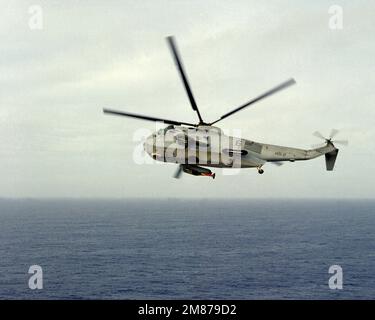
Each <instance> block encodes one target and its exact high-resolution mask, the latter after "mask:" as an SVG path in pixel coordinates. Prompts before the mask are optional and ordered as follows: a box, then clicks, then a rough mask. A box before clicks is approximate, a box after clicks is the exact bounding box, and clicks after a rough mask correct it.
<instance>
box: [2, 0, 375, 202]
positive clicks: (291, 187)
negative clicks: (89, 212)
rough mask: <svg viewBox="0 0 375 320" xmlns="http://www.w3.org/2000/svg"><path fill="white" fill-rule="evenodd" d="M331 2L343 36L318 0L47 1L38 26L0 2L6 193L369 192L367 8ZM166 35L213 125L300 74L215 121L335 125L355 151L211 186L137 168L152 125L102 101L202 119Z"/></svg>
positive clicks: (272, 134)
mask: <svg viewBox="0 0 375 320" xmlns="http://www.w3.org/2000/svg"><path fill="white" fill-rule="evenodd" d="M336 3H337V4H339V5H342V6H343V8H344V29H343V30H338V31H333V30H330V29H329V28H328V19H329V15H328V4H327V3H326V2H325V1H315V2H313V3H301V2H297V1H285V2H283V4H282V5H281V4H280V3H279V2H277V1H268V2H267V4H261V3H259V2H255V1H254V2H249V1H237V2H236V3H235V4H231V3H228V2H224V1H223V2H218V1H205V2H204V3H201V2H198V1H174V2H171V1H152V2H151V1H149V2H138V3H136V2H133V1H121V2H119V1H108V2H102V1H90V3H88V2H76V1H65V2H63V3H62V2H57V1H41V2H40V5H41V7H42V9H43V17H44V27H43V29H42V30H34V31H32V30H30V29H29V28H28V19H29V17H30V15H29V13H28V8H29V6H30V5H31V4H33V3H31V2H30V1H17V2H13V1H2V6H1V7H2V10H1V12H2V14H1V16H0V18H1V19H0V36H1V38H2V50H1V53H0V86H1V90H0V137H1V138H0V139H1V146H2V148H1V151H0V154H1V157H2V160H1V162H2V168H3V172H2V181H1V182H0V195H2V196H13V197H23V196H33V197H56V196H74V197H80V196H82V197H110V196H115V197H141V196H154V197H156V196H162V197H202V196H203V197H216V196H219V197H228V196H229V197H246V198H247V197H274V196H275V195H276V196H280V197H311V196H312V197H322V196H323V197H328V196H330V197H335V196H336V197H341V196H348V197H349V196H356V197H373V191H372V187H371V181H369V180H371V179H369V174H371V172H373V170H374V164H373V161H372V156H373V151H372V150H374V147H375V145H374V141H375V139H374V138H375V131H374V128H373V120H372V119H373V118H374V113H375V111H374V108H373V102H374V93H373V88H374V85H375V83H374V82H375V81H374V78H373V74H374V71H375V70H374V69H375V65H374V64H373V57H374V53H375V43H374V42H373V41H372V38H371V34H372V33H373V31H374V29H375V25H374V24H375V22H374V20H373V17H372V12H373V11H374V6H375V5H374V4H373V3H372V2H371V1H363V2H361V3H360V4H354V3H352V2H349V1H338V2H336ZM170 34H175V35H176V37H177V41H178V44H179V48H180V51H181V54H182V57H183V60H184V64H185V66H186V69H187V73H188V76H189V80H190V82H191V84H192V88H193V91H194V94H195V97H196V100H197V102H198V105H199V106H200V110H201V113H202V115H203V117H204V119H206V120H207V121H212V120H214V119H216V118H218V117H219V116H220V115H222V114H223V113H225V112H227V111H229V110H231V109H232V108H234V107H236V106H238V105H241V104H242V103H244V102H245V101H247V100H250V99H251V98H253V97H255V96H257V95H258V94H260V93H262V92H263V91H265V90H267V89H269V88H271V87H273V86H275V85H277V84H278V83H280V82H282V81H284V80H286V79H288V78H289V77H291V76H293V77H295V79H296V80H297V85H296V86H294V87H292V88H290V89H288V90H286V91H284V92H281V93H279V94H277V95H275V96H273V97H271V98H269V99H268V100H265V101H262V102H261V103H259V104H258V105H254V106H253V107H251V108H249V109H248V110H244V111H242V112H241V113H239V114H237V115H235V116H233V117H232V118H228V119H226V120H225V121H223V122H221V126H222V127H223V128H227V129H236V128H241V129H242V136H243V137H246V138H249V139H252V140H256V141H261V142H262V141H263V142H266V143H273V144H281V145H290V146H296V147H303V148H305V147H309V146H310V144H312V143H316V142H317V141H316V140H315V138H314V137H312V136H311V133H312V132H314V131H315V130H320V131H322V132H323V133H328V132H329V131H330V129H331V128H332V127H335V128H338V129H341V137H342V138H348V139H349V140H350V147H348V148H346V149H342V150H340V154H339V158H338V160H337V170H336V171H335V172H333V173H327V172H325V171H324V160H323V159H317V160H314V161H311V162H301V163H295V164H287V165H285V166H283V167H281V168H273V167H272V168H271V167H270V168H266V172H265V174H264V175H262V176H259V175H257V173H256V171H255V170H251V169H249V170H243V174H241V175H237V176H221V175H218V178H217V179H216V180H215V181H214V183H213V181H211V179H204V178H203V179H201V178H196V177H190V176H184V178H183V179H181V180H179V181H176V180H174V179H172V178H171V175H172V174H173V172H174V170H175V166H173V165H170V164H163V165H158V166H149V165H145V166H140V165H136V164H134V162H133V160H132V152H133V148H134V145H135V142H134V141H133V133H134V132H135V131H136V130H137V129H138V128H140V127H144V128H148V129H150V130H151V129H154V125H153V124H152V123H144V122H141V121H133V120H130V119H121V118H116V117H109V116H104V115H103V114H102V112H101V109H102V107H113V108H118V109H123V110H127V111H130V112H138V113H144V114H150V115H155V116H164V117H168V118H175V119H178V120H185V121H189V122H190V121H196V115H195V114H194V112H193V111H192V110H191V108H190V106H189V103H188V100H187V98H186V94H185V92H184V89H183V87H182V84H181V81H180V79H179V76H178V74H177V72H176V70H175V67H174V64H173V60H172V58H171V55H170V52H169V51H168V48H167V46H166V43H165V40H164V37H165V36H167V35H170ZM219 172H220V170H219ZM358 184H360V185H361V189H360V191H358V188H357V185H358ZM160 186H162V188H161V187H160ZM228 188H229V189H230V190H231V193H230V194H228Z"/></svg>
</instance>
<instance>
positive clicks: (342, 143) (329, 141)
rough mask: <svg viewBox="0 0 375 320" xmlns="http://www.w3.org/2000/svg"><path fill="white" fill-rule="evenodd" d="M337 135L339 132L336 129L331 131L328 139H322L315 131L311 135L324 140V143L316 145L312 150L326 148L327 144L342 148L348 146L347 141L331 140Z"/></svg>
mask: <svg viewBox="0 0 375 320" xmlns="http://www.w3.org/2000/svg"><path fill="white" fill-rule="evenodd" d="M338 133H339V130H337V129H332V130H331V133H330V135H329V136H328V138H326V137H324V136H323V135H322V134H321V133H320V132H319V131H315V132H314V133H313V135H314V136H315V137H317V138H319V139H322V140H324V141H325V142H324V143H320V144H317V145H313V148H320V147H324V146H326V145H327V144H332V145H333V146H334V145H335V144H339V145H342V146H347V145H348V144H349V142H348V140H332V139H333V138H334V137H335V136H336V135H337V134H338Z"/></svg>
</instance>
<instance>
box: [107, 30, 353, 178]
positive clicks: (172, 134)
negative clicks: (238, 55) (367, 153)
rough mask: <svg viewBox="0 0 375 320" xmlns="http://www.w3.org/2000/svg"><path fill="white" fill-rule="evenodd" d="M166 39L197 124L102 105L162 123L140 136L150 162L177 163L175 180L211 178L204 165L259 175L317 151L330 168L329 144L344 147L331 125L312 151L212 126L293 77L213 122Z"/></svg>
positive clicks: (286, 84)
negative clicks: (268, 167) (252, 170)
mask: <svg viewBox="0 0 375 320" xmlns="http://www.w3.org/2000/svg"><path fill="white" fill-rule="evenodd" d="M166 39H167V43H168V45H169V48H170V50H171V53H172V56H173V58H174V62H175V65H176V67H177V70H178V72H179V75H180V77H181V80H182V83H183V85H184V88H185V91H186V94H187V96H188V99H189V101H190V105H191V107H192V109H193V111H195V112H196V114H197V116H198V120H199V121H198V123H188V122H185V121H177V120H169V119H164V118H158V117H153V116H148V115H141V114H135V113H129V112H124V111H119V110H114V109H111V108H104V109H103V112H104V113H105V114H110V115H117V116H124V117H130V118H136V119H141V120H147V121H153V122H162V123H164V124H166V125H167V127H165V128H162V129H159V130H158V131H156V132H154V133H153V134H152V135H150V136H149V137H147V138H146V140H145V141H144V143H143V148H144V151H145V152H146V153H147V154H148V155H149V156H150V157H152V158H153V159H154V160H157V161H162V162H169V163H175V164H177V165H178V168H177V170H176V172H175V174H174V177H175V178H180V177H181V174H182V173H187V174H190V175H193V176H206V177H212V178H213V179H215V176H216V174H215V173H214V172H212V171H211V170H210V169H209V168H256V169H257V170H258V173H259V174H263V173H264V169H263V166H264V165H265V164H266V163H268V162H269V163H272V164H275V165H282V163H283V162H285V161H289V162H295V161H303V160H310V159H314V158H317V157H320V156H323V155H324V156H325V162H326V170H327V171H332V170H333V168H334V165H335V162H336V158H337V154H338V152H339V149H337V148H336V146H335V144H341V145H348V141H347V140H335V141H334V140H333V138H334V137H335V136H336V135H337V133H338V130H336V129H332V131H331V133H330V135H329V136H328V138H326V137H324V136H323V135H322V134H321V133H320V132H318V131H316V132H314V133H313V135H314V136H316V137H318V138H320V139H323V140H324V143H323V144H321V145H319V146H315V147H314V148H313V149H298V148H292V147H284V146H278V145H271V144H266V143H260V142H255V141H251V140H248V139H243V138H236V137H232V136H228V135H226V134H224V132H223V131H222V130H221V129H220V128H219V127H217V126H214V125H215V124H216V123H218V122H219V121H222V120H224V119H226V118H228V117H229V116H232V115H234V114H235V113H237V112H239V111H241V110H243V109H245V108H247V107H249V106H251V105H253V104H255V103H257V102H259V101H261V100H263V99H265V98H267V97H269V96H271V95H273V94H275V93H277V92H279V91H281V90H283V89H286V88H288V87H290V86H291V85H294V84H295V83H296V81H295V80H294V79H293V78H290V79H289V80H287V81H284V82H283V83H281V84H279V85H278V86H276V87H273V88H272V89H270V90H268V91H266V92H264V93H262V94H261V95H259V96H257V97H256V98H254V99H251V100H250V101H248V102H246V103H244V104H242V105H241V106H239V107H237V108H235V109H233V110H231V111H229V112H227V113H225V114H224V115H222V116H221V117H220V118H219V119H217V120H215V121H213V122H205V121H204V120H203V118H202V115H201V113H200V111H199V109H198V106H197V103H196V101H195V98H194V96H193V92H192V90H191V87H190V84H189V81H188V78H187V75H186V72H185V69H184V66H183V63H182V59H181V57H180V54H179V51H178V49H177V44H176V40H175V38H174V37H173V36H169V37H167V38H166Z"/></svg>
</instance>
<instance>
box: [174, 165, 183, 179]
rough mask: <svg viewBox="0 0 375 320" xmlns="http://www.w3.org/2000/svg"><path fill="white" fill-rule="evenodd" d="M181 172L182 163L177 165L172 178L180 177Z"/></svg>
mask: <svg viewBox="0 0 375 320" xmlns="http://www.w3.org/2000/svg"><path fill="white" fill-rule="evenodd" d="M181 174H182V165H179V166H178V168H177V170H176V172H175V173H174V175H173V178H175V179H180V177H181Z"/></svg>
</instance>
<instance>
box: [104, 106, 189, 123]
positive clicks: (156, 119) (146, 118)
mask: <svg viewBox="0 0 375 320" xmlns="http://www.w3.org/2000/svg"><path fill="white" fill-rule="evenodd" d="M103 112H104V113H108V114H113V115H116V116H125V117H131V118H137V119H142V120H149V121H160V122H164V123H167V124H174V125H177V126H179V125H181V124H184V125H187V126H195V124H192V123H187V122H182V121H174V120H168V119H163V118H156V117H150V116H144V115H141V114H135V113H129V112H123V111H116V110H111V109H105V108H104V109H103Z"/></svg>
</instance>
